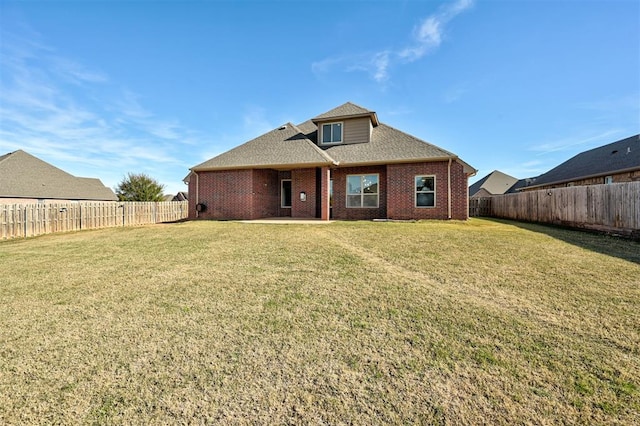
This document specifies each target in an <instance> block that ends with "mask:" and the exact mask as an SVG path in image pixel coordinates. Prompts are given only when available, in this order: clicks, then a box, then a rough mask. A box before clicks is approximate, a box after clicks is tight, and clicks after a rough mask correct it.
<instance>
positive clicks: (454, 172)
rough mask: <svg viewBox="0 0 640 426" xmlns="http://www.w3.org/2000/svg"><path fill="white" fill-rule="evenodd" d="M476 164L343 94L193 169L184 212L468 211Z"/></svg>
mask: <svg viewBox="0 0 640 426" xmlns="http://www.w3.org/2000/svg"><path fill="white" fill-rule="evenodd" d="M475 172H476V170H475V169H474V168H473V167H471V166H469V165H468V164H467V163H465V162H464V161H462V160H461V159H460V158H458V157H457V156H456V155H455V154H452V153H451V152H449V151H446V150H444V149H442V148H439V147H437V146H435V145H432V144H430V143H427V142H424V141H422V140H420V139H418V138H416V137H414V136H411V135H409V134H407V133H404V132H401V131H399V130H396V129H394V128H393V127H390V126H387V125H385V124H383V123H380V122H379V121H378V116H377V114H376V113H375V112H374V111H370V110H367V109H365V108H362V107H359V106H357V105H354V104H352V103H350V102H348V103H346V104H344V105H341V106H339V107H337V108H335V109H332V110H331V111H328V112H326V113H324V114H321V115H318V116H317V117H315V118H313V119H311V120H308V121H305V122H304V123H302V124H299V125H297V126H296V125H293V124H291V123H287V124H285V125H283V126H281V127H279V128H277V129H274V130H272V131H270V132H268V133H265V134H264V135H262V136H259V137H257V138H255V139H253V140H250V141H248V142H246V143H245V144H243V145H240V146H238V147H236V148H234V149H232V150H230V151H227V152H225V153H223V154H220V155H218V156H217V157H214V158H212V159H210V160H208V161H205V162H204V163H202V164H198V165H197V166H194V167H193V168H191V173H190V174H189V176H188V177H187V178H186V179H187V181H188V184H189V195H190V196H189V217H190V218H201V219H257V218H264V217H294V218H321V219H325V220H326V219H329V218H330V217H333V218H335V219H385V218H389V219H467V217H468V196H467V186H468V178H469V177H470V176H473V175H474V174H475Z"/></svg>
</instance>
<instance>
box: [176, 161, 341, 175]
mask: <svg viewBox="0 0 640 426" xmlns="http://www.w3.org/2000/svg"><path fill="white" fill-rule="evenodd" d="M335 164H336V163H335V162H333V163H332V162H330V161H325V162H314V163H282V164H248V165H239V166H212V167H193V168H192V169H189V170H191V171H192V172H194V173H198V172H216V171H224V170H251V169H278V170H288V169H305V168H310V167H328V166H331V165H335Z"/></svg>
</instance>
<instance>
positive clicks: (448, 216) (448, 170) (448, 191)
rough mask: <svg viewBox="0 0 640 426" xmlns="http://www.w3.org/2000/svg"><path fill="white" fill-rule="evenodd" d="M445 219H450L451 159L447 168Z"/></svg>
mask: <svg viewBox="0 0 640 426" xmlns="http://www.w3.org/2000/svg"><path fill="white" fill-rule="evenodd" d="M447 219H451V157H449V165H448V166H447Z"/></svg>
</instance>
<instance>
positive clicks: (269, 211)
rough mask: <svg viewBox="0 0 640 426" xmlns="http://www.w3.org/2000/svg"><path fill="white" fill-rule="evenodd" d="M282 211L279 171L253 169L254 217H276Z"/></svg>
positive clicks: (252, 215)
mask: <svg viewBox="0 0 640 426" xmlns="http://www.w3.org/2000/svg"><path fill="white" fill-rule="evenodd" d="M279 211H280V180H278V172H277V171H276V170H270V169H257V170H254V171H253V210H252V214H251V218H252V219H259V218H263V217H276V216H278V213H279Z"/></svg>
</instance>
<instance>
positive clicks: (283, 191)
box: [280, 179, 291, 209]
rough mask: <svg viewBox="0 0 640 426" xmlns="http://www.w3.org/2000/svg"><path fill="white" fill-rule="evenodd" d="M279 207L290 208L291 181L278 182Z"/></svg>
mask: <svg viewBox="0 0 640 426" xmlns="http://www.w3.org/2000/svg"><path fill="white" fill-rule="evenodd" d="M280 207H282V208H284V209H286V208H291V179H282V180H281V181H280Z"/></svg>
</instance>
